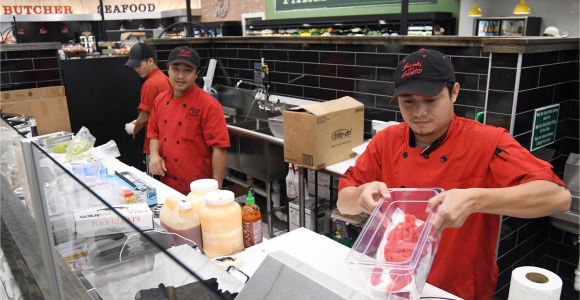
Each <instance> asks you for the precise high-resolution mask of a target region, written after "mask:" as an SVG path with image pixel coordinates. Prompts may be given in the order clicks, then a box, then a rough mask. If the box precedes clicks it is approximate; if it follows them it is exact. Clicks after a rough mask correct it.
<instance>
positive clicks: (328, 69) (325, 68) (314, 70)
mask: <svg viewBox="0 0 580 300" xmlns="http://www.w3.org/2000/svg"><path fill="white" fill-rule="evenodd" d="M343 67H344V66H343ZM336 69H337V66H336V65H324V64H307V63H306V64H304V73H305V74H312V75H324V76H330V77H336V74H337V71H336Z"/></svg>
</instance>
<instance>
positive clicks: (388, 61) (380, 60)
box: [356, 53, 399, 68]
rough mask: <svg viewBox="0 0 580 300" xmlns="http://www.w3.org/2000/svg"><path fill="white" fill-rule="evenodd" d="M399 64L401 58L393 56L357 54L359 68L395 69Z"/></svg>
mask: <svg viewBox="0 0 580 300" xmlns="http://www.w3.org/2000/svg"><path fill="white" fill-rule="evenodd" d="M398 63H399V56H398V55H393V54H371V53H357V54H356V64H357V65H359V66H375V67H390V68H395V67H396V66H397V64H398Z"/></svg>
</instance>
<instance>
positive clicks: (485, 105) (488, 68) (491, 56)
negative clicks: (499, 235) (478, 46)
mask: <svg viewBox="0 0 580 300" xmlns="http://www.w3.org/2000/svg"><path fill="white" fill-rule="evenodd" d="M488 59H489V63H488V66H487V86H486V87H485V102H484V105H483V124H487V113H488V112H487V103H488V101H489V81H490V79H491V61H492V59H493V54H492V53H491V52H490V53H489V58H488ZM500 229H501V224H500ZM498 241H499V239H498ZM498 243H499V242H498ZM498 245H499V244H498ZM497 247H499V246H497V245H496V253H497Z"/></svg>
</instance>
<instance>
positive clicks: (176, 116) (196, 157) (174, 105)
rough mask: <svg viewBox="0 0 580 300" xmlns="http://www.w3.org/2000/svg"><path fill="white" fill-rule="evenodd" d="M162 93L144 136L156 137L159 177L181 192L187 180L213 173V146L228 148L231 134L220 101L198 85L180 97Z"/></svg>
mask: <svg viewBox="0 0 580 300" xmlns="http://www.w3.org/2000/svg"><path fill="white" fill-rule="evenodd" d="M172 98H173V90H169V91H166V92H163V93H161V94H160V95H159V96H158V97H157V98H156V99H155V104H154V106H153V110H152V113H151V115H150V116H149V122H148V125H147V137H148V138H150V139H156V140H158V141H159V144H160V148H159V155H160V156H161V157H162V158H163V159H164V160H165V165H166V166H167V172H166V174H165V176H164V177H162V178H161V181H162V182H163V183H165V184H167V185H168V186H170V187H172V188H174V189H175V190H177V191H179V192H180V193H182V194H185V195H187V194H188V193H189V184H190V183H191V182H192V181H194V180H197V179H202V178H213V177H212V161H211V160H212V158H211V156H212V147H219V148H229V147H230V137H229V134H228V129H227V127H226V120H225V117H224V110H223V108H222V106H221V104H220V103H219V102H218V101H217V100H216V99H214V98H213V97H212V96H210V95H209V94H207V93H206V92H204V91H203V90H202V89H200V88H199V87H198V86H197V85H195V84H194V85H193V87H192V88H191V89H189V90H188V91H186V92H185V93H184V94H183V95H182V96H181V97H179V98H176V99H172Z"/></svg>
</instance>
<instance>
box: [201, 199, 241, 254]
mask: <svg viewBox="0 0 580 300" xmlns="http://www.w3.org/2000/svg"><path fill="white" fill-rule="evenodd" d="M234 197H235V196H234V193H233V192H231V191H220V190H218V191H213V192H209V193H207V194H206V195H205V197H204V199H205V206H204V207H203V208H202V209H201V236H202V239H203V250H204V252H205V254H206V255H207V256H208V257H209V258H214V257H216V256H224V255H230V254H234V253H237V252H240V251H242V250H244V241H243V233H242V208H241V207H240V205H239V204H238V203H237V202H235V201H234Z"/></svg>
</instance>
